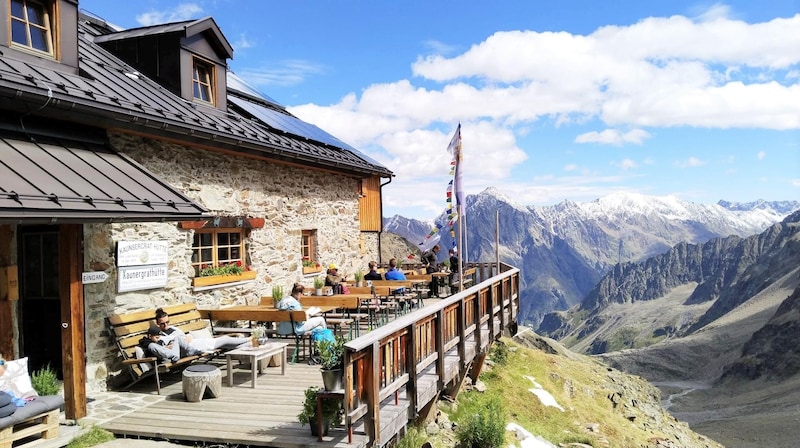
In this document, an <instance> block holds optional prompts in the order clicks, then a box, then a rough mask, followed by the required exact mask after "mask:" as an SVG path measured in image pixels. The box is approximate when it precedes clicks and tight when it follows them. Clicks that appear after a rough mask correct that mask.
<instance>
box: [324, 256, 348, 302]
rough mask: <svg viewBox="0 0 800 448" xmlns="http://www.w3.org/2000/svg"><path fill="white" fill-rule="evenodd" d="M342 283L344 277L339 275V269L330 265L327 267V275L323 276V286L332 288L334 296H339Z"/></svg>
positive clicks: (332, 264)
mask: <svg viewBox="0 0 800 448" xmlns="http://www.w3.org/2000/svg"><path fill="white" fill-rule="evenodd" d="M342 283H344V276H343V275H339V267H338V266H336V265H335V264H334V263H331V264H330V266H328V275H326V276H325V286H331V287H333V293H334V294H341V293H342V289H343V288H342Z"/></svg>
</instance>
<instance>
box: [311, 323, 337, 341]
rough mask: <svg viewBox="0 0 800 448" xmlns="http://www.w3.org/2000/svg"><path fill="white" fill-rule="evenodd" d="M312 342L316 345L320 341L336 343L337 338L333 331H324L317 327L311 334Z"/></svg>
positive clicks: (327, 329) (326, 329)
mask: <svg viewBox="0 0 800 448" xmlns="http://www.w3.org/2000/svg"><path fill="white" fill-rule="evenodd" d="M311 341H312V342H314V343H315V344H316V343H318V342H320V341H330V342H336V338H334V337H333V331H331V330H330V329H329V328H325V329H324V330H323V329H322V328H319V327H317V328H315V329H314V331H312V332H311Z"/></svg>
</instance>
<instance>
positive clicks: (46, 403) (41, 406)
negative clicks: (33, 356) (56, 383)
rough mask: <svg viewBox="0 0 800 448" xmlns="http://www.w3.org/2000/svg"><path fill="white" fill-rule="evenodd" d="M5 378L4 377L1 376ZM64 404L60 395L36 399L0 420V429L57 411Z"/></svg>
mask: <svg viewBox="0 0 800 448" xmlns="http://www.w3.org/2000/svg"><path fill="white" fill-rule="evenodd" d="M3 376H5V375H3ZM63 404H64V397H62V396H61V395H45V396H42V397H36V398H35V399H34V400H33V401H31V402H28V403H27V404H26V405H25V406H23V407H21V408H17V410H16V411H15V412H14V413H13V414H11V415H9V416H8V417H3V418H0V429H3V428H8V427H9V426H12V425H15V424H17V423H20V422H24V421H25V420H27V419H29V418H31V417H35V416H37V415H39V414H41V413H43V412H47V411H52V410H53V409H58V408H60V407H61V406H62V405H63Z"/></svg>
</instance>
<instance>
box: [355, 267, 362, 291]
mask: <svg viewBox="0 0 800 448" xmlns="http://www.w3.org/2000/svg"><path fill="white" fill-rule="evenodd" d="M353 278H354V279H355V280H356V286H357V287H359V288H360V287H362V286H364V271H362V270H361V269H359V270H357V271H356V273H355V274H353Z"/></svg>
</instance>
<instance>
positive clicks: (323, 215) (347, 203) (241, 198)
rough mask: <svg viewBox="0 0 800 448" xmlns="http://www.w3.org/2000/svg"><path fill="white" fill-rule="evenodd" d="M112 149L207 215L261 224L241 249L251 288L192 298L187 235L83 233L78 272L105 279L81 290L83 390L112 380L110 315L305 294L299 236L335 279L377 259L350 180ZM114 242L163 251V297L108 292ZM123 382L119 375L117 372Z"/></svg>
mask: <svg viewBox="0 0 800 448" xmlns="http://www.w3.org/2000/svg"><path fill="white" fill-rule="evenodd" d="M109 138H110V141H111V144H112V146H113V147H114V148H115V149H117V150H118V151H120V152H122V153H124V154H126V155H127V156H130V157H131V158H133V159H134V160H136V161H137V162H139V163H141V164H142V165H143V166H144V167H146V168H147V169H148V170H150V171H151V172H153V173H154V174H155V175H156V176H158V177H159V178H161V179H163V180H165V181H166V182H168V183H169V184H171V185H172V186H174V187H176V188H178V189H179V190H181V191H182V192H183V193H184V194H185V195H186V196H188V197H189V198H190V199H192V200H193V201H195V202H197V203H199V204H201V205H203V206H204V207H206V208H208V209H209V210H210V212H211V213H212V214H213V215H221V216H242V215H243V216H248V217H255V218H265V219H266V224H265V226H264V227H263V228H260V229H252V230H251V232H250V234H249V237H248V238H247V239H246V245H247V248H248V249H247V255H248V264H249V265H250V267H251V269H252V270H255V271H256V272H257V273H258V276H257V277H256V279H255V281H253V282H249V283H246V284H243V285H238V286H231V287H219V288H214V289H209V290H205V291H201V292H195V291H194V290H193V288H192V279H191V277H192V276H193V275H194V270H193V268H192V265H191V253H192V251H191V247H192V238H193V231H192V230H185V229H181V228H179V227H178V225H177V223H127V224H103V225H85V226H84V241H85V244H84V246H85V247H84V251H85V252H84V263H85V266H84V268H85V269H87V270H105V271H106V272H108V273H109V275H110V278H109V279H108V280H107V281H106V282H104V283H98V284H90V285H86V286H85V295H86V314H87V316H86V346H87V379H88V384H87V387H88V388H89V390H101V389H105V387H106V380H109V381H112V379H111V378H109V376H112V377H113V376H115V375H116V374H118V373H120V371H121V366H120V365H118V364H115V363H114V362H113V361H114V357H115V356H116V352H117V349H116V347H115V346H113V345H112V341H111V337H110V336H109V335H108V333H107V331H106V330H105V324H104V319H105V317H106V316H108V315H109V314H112V313H120V312H129V311H136V310H141V309H155V308H157V307H160V306H163V305H172V304H177V303H185V302H196V303H197V306H198V308H217V307H220V306H226V305H233V304H255V303H258V301H259V299H260V297H261V296H264V295H271V291H272V286H273V285H280V286H283V287H284V290H287V289H288V288H289V287H291V285H292V284H293V283H294V282H298V281H299V282H303V283H304V284H306V285H311V284H312V281H313V275H306V276H304V275H303V273H302V263H301V255H300V242H301V232H302V230H304V229H306V230H307V229H316V231H317V244H318V255H319V261H320V262H321V263H323V265H327V264H329V263H336V264H337V265H339V266H340V272H342V273H347V274H352V273H353V272H355V271H356V270H357V269H363V270H366V266H367V263H368V261H369V260H371V259H378V235H377V233H374V232H370V233H361V232H360V231H359V219H358V188H357V187H358V184H357V182H358V180H357V179H353V178H351V177H347V176H343V175H337V174H336V173H331V172H321V171H314V170H309V169H304V168H301V167H296V166H288V165H279V164H274V163H270V162H266V161H261V160H254V159H247V158H242V157H237V156H233V155H225V154H217V153H213V152H209V151H204V150H199V149H195V148H189V147H184V146H179V145H174V144H169V143H165V142H161V141H154V140H150V139H146V138H141V137H135V136H130V135H123V134H111V135H110V136H109ZM120 240H166V241H168V242H169V265H168V276H169V280H168V285H167V286H166V287H165V288H163V289H154V290H146V291H135V292H128V293H120V294H118V293H117V292H116V290H117V277H116V273H117V271H116V268H115V265H116V263H115V243H116V242H117V241H120ZM122 373H124V371H122Z"/></svg>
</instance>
